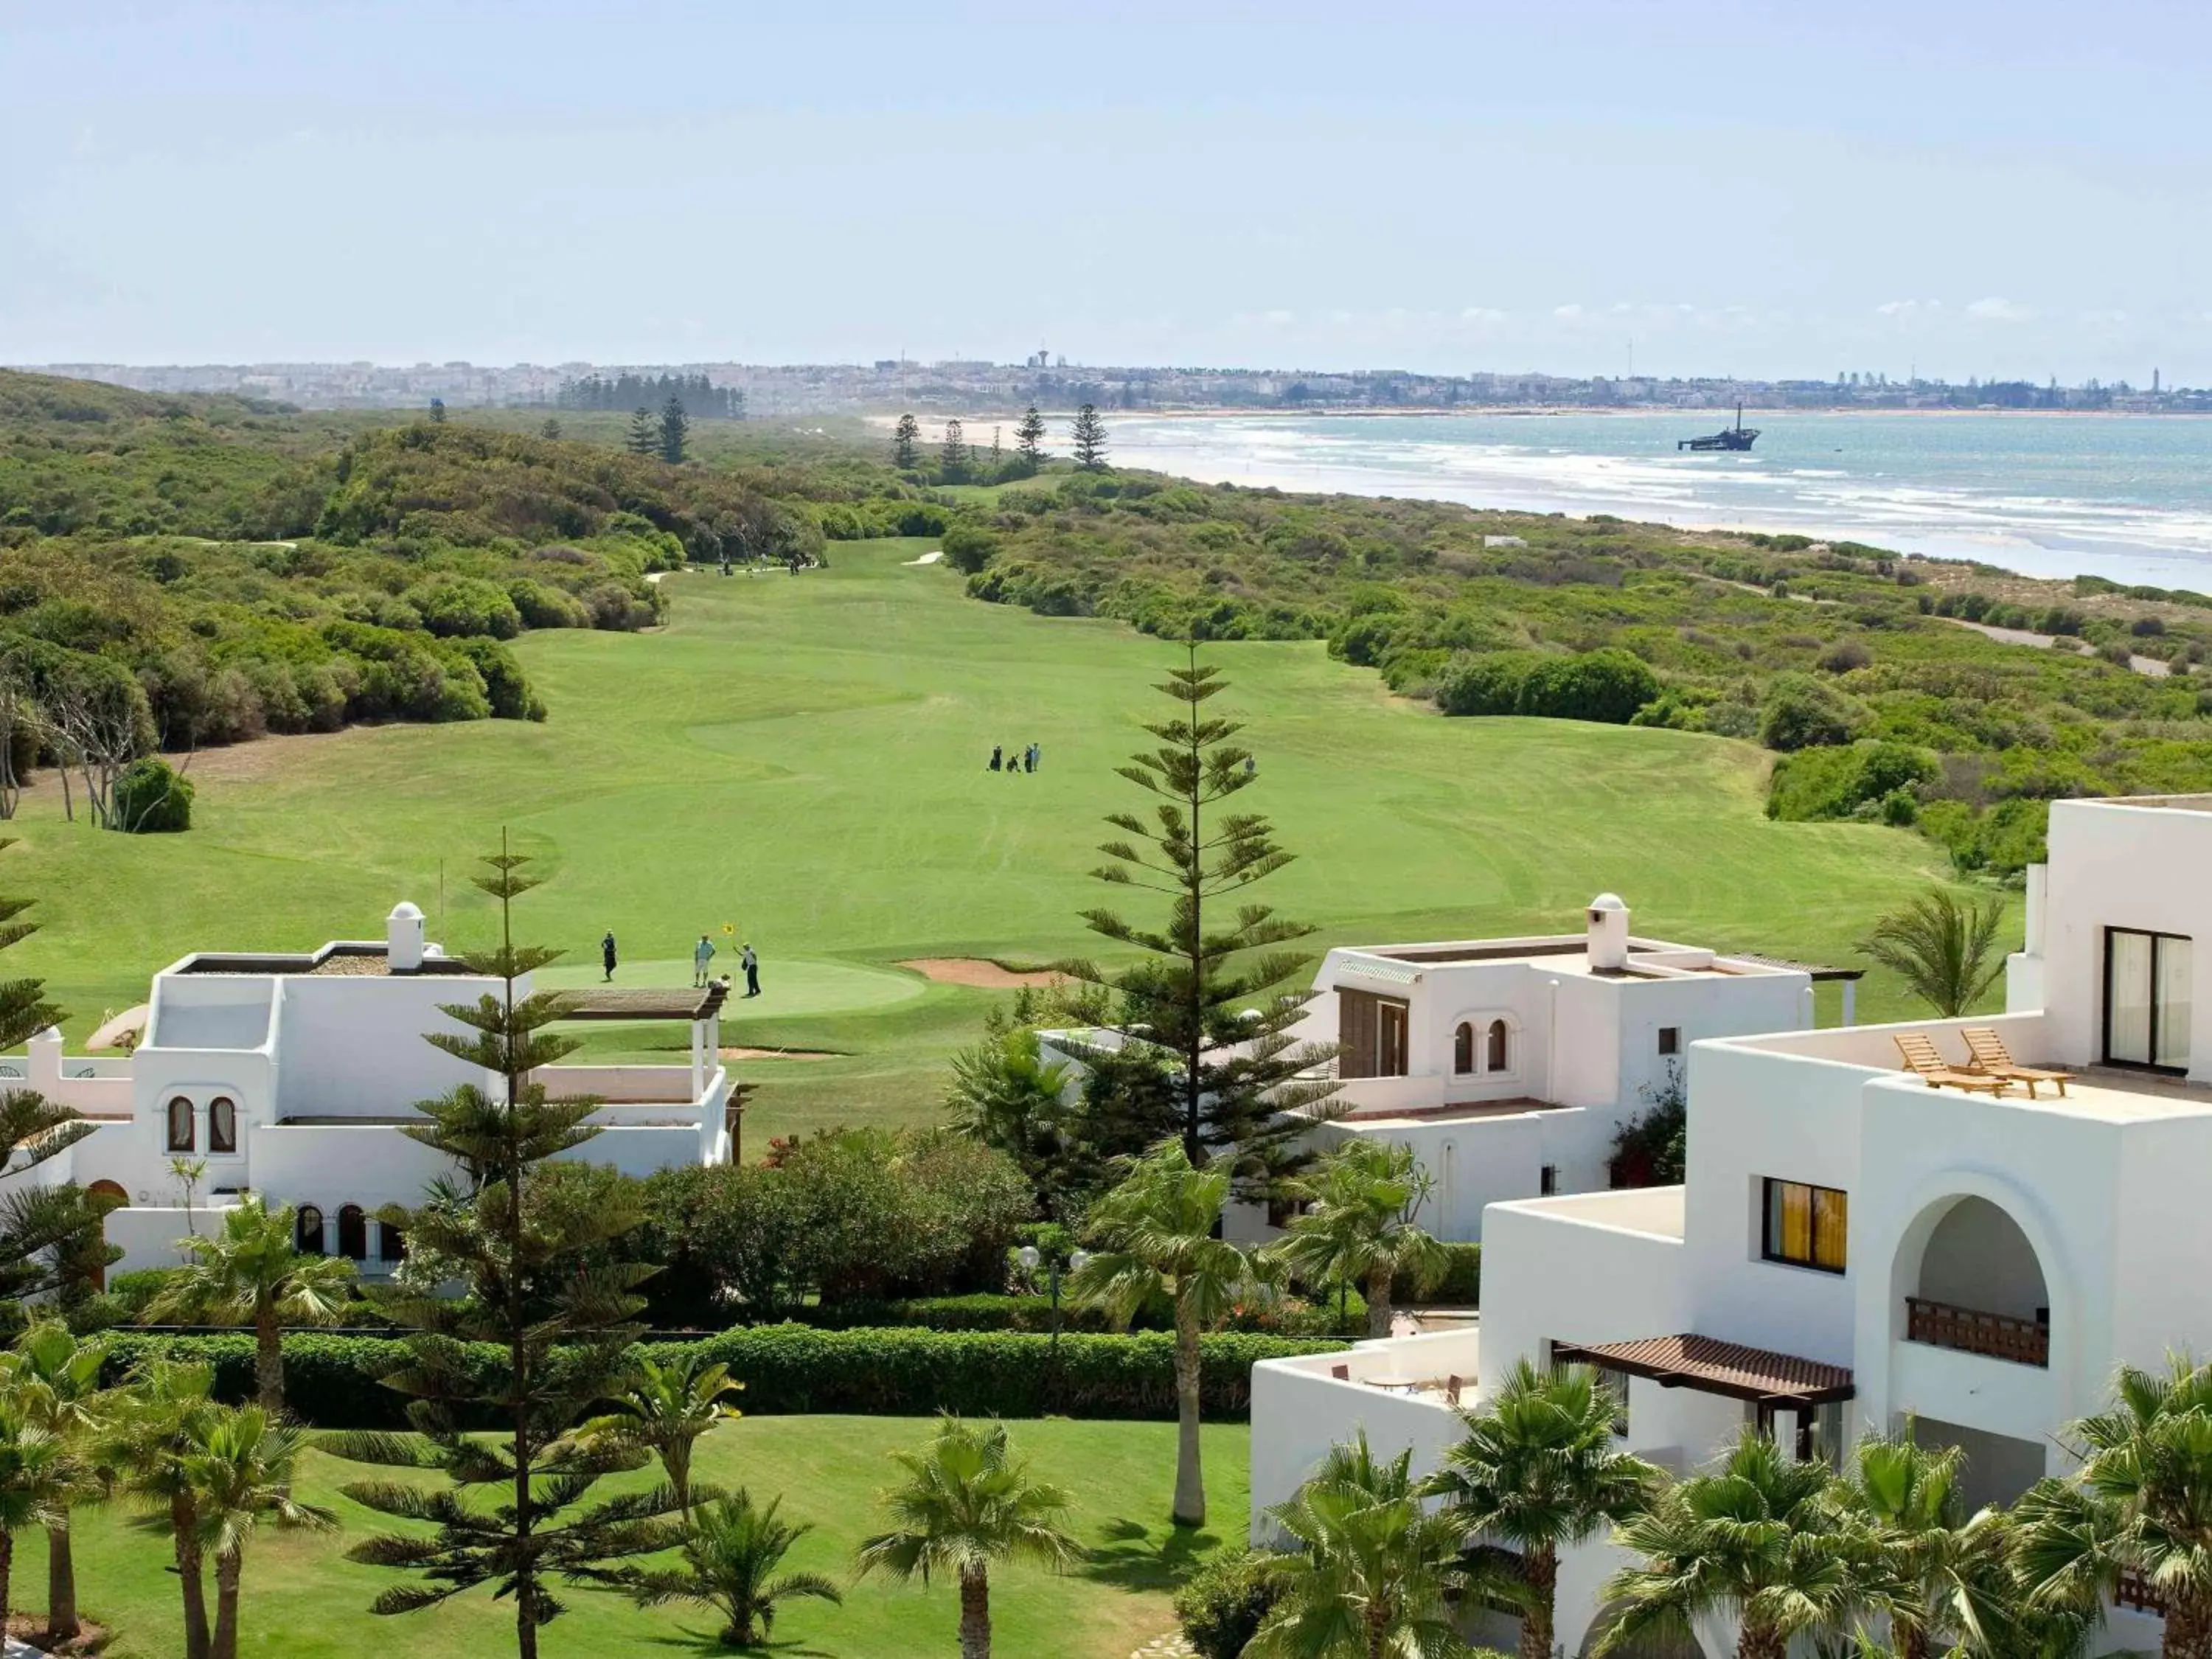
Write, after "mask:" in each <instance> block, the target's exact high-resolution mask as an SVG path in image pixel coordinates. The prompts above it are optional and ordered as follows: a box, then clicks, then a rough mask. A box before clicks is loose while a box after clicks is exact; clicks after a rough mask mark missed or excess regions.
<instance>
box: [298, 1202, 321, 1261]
mask: <svg viewBox="0 0 2212 1659" xmlns="http://www.w3.org/2000/svg"><path fill="white" fill-rule="evenodd" d="M292 1234H293V1243H294V1245H295V1248H296V1249H298V1250H299V1252H300V1254H301V1255H321V1254H322V1253H323V1212H321V1211H320V1210H319V1209H317V1208H316V1207H315V1206H313V1205H312V1204H302V1205H301V1206H300V1211H299V1214H298V1215H297V1216H296V1217H295V1218H294V1220H293V1223H292Z"/></svg>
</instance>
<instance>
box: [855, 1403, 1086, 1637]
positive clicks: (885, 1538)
mask: <svg viewBox="0 0 2212 1659" xmlns="http://www.w3.org/2000/svg"><path fill="white" fill-rule="evenodd" d="M891 1455H892V1457H893V1459H894V1460H895V1461H896V1462H897V1463H898V1466H899V1467H900V1468H902V1469H904V1470H905V1471H906V1477H907V1478H906V1480H905V1481H904V1482H903V1483H902V1484H901V1485H899V1486H895V1487H893V1488H892V1489H891V1490H890V1491H889V1492H885V1493H884V1495H883V1498H882V1502H883V1504H884V1508H885V1509H886V1510H889V1511H890V1518H891V1521H892V1522H893V1526H892V1528H891V1530H890V1531H889V1532H885V1533H878V1534H877V1535H876V1536H874V1537H873V1538H871V1539H869V1540H868V1541H866V1543H864V1544H862V1545H861V1546H860V1554H859V1557H858V1560H859V1565H860V1575H861V1576H862V1577H866V1576H867V1575H868V1574H869V1573H872V1572H881V1573H883V1574H884V1576H886V1577H890V1578H891V1579H894V1580H896V1581H897V1582H899V1583H904V1582H906V1581H907V1580H908V1579H911V1578H913V1577H915V1576H916V1575H919V1576H920V1577H921V1580H922V1582H923V1583H928V1582H929V1576H930V1574H931V1573H932V1572H949V1573H953V1574H956V1575H957V1577H958V1578H959V1581H960V1659H991V1564H992V1563H993V1562H994V1561H1014V1560H1027V1561H1034V1562H1036V1563H1038V1564H1040V1565H1043V1566H1047V1567H1050V1568H1052V1569H1053V1570H1054V1571H1059V1570H1060V1569H1061V1568H1064V1567H1066V1566H1067V1565H1069V1564H1070V1563H1072V1562H1073V1561H1074V1560H1075V1559H1077V1558H1078V1557H1079V1555H1081V1554H1082V1553H1083V1551H1082V1546H1080V1545H1079V1544H1078V1543H1077V1542H1076V1541H1075V1540H1074V1539H1073V1538H1072V1537H1070V1536H1069V1535H1068V1534H1067V1532H1066V1528H1064V1527H1063V1526H1062V1524H1061V1522H1062V1520H1063V1518H1064V1517H1065V1516H1066V1513H1067V1510H1068V1506H1069V1504H1072V1503H1073V1501H1074V1499H1073V1496H1072V1494H1070V1493H1069V1492H1067V1491H1066V1489H1065V1488H1064V1487H1060V1486H1049V1485H1047V1484H1045V1483H1044V1482H1042V1481H1037V1480H1031V1479H1030V1468H1029V1465H1028V1463H1027V1462H1024V1461H1023V1460H1021V1459H1019V1458H1017V1457H1016V1456H1015V1455H1013V1451H1012V1447H1011V1446H1009V1444H1008V1443H1007V1440H1006V1425H1005V1424H1003V1423H988V1424H983V1425H975V1424H970V1423H963V1422H962V1421H961V1420H960V1419H958V1418H957V1417H951V1416H946V1417H941V1418H939V1419H938V1422H937V1431H936V1432H935V1433H934V1434H933V1435H932V1436H931V1437H930V1439H929V1443H928V1444H927V1445H926V1446H924V1447H923V1448H922V1449H921V1450H920V1451H918V1452H894V1453H892V1454H891Z"/></svg>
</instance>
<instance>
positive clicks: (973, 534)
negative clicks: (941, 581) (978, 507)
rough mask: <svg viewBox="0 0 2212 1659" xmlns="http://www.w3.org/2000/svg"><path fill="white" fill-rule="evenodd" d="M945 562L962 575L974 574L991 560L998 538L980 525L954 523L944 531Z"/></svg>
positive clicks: (997, 546) (997, 544)
mask: <svg viewBox="0 0 2212 1659" xmlns="http://www.w3.org/2000/svg"><path fill="white" fill-rule="evenodd" d="M944 545H945V563H947V564H949V565H951V567H952V568H954V569H955V570H957V571H959V572H961V573H962V574H964V575H970V576H972V575H974V574H975V573H976V572H977V571H978V570H981V568H983V567H984V566H985V565H987V564H988V563H990V562H991V558H992V556H993V555H994V554H995V553H996V552H997V551H998V550H999V538H997V537H996V536H994V535H993V534H992V533H991V532H989V531H987V530H985V529H984V528H982V527H981V526H980V525H972V524H956V525H953V526H951V527H950V528H949V529H947V530H946V531H945V543H944Z"/></svg>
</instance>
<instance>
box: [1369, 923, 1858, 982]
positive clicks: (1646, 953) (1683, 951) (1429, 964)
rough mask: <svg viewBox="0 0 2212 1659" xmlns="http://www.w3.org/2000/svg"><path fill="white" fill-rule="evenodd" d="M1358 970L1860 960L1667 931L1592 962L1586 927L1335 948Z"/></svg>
mask: <svg viewBox="0 0 2212 1659" xmlns="http://www.w3.org/2000/svg"><path fill="white" fill-rule="evenodd" d="M1331 954H1332V955H1333V956H1334V957H1337V958H1338V959H1339V960H1340V963H1341V964H1342V966H1343V967H1344V969H1346V971H1348V972H1352V973H1363V972H1364V973H1366V974H1368V975H1370V977H1376V978H1384V979H1391V980H1410V979H1412V978H1414V977H1418V975H1417V974H1415V973H1413V972H1409V970H1412V969H1422V968H1465V967H1474V966H1476V965H1478V964H1481V965H1499V964H1505V965H1521V966H1526V967H1532V968H1541V969H1544V970H1545V971H1546V972H1547V973H1554V974H1576V975H1584V976H1587V977H1589V978H1593V979H1615V980H1619V979H1654V980H1666V979H1704V978H1717V979H1732V978H1746V977H1758V976H1763V975H1773V974H1805V975H1810V976H1811V977H1812V978H1813V979H1814V980H1816V981H1828V980H1846V979H1857V978H1858V977H1859V976H1860V975H1861V974H1862V973H1863V971H1864V970H1863V969H1857V968H1829V967H1823V966H1822V965H1820V963H1809V962H1792V961H1790V960H1789V959H1788V958H1786V957H1769V956H1754V955H1749V954H1737V955H1733V956H1731V955H1729V954H1727V953H1726V952H1723V951H1709V950H1706V949H1705V948H1703V947H1702V946H1699V945H1674V944H1670V943H1668V941H1666V940H1664V939H1631V940H1629V942H1628V965H1627V966H1626V967H1625V968H1598V967H1594V966H1592V965H1591V963H1590V955H1589V937H1588V936H1587V935H1586V934H1583V933H1561V934H1558V935H1554V936H1550V937H1546V938H1539V939H1461V940H1456V941H1449V942H1445V943H1441V944H1413V945H1351V946H1346V947H1345V948H1343V949H1341V950H1339V951H1334V952H1332V953H1331Z"/></svg>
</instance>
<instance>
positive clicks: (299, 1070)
mask: <svg viewBox="0 0 2212 1659" xmlns="http://www.w3.org/2000/svg"><path fill="white" fill-rule="evenodd" d="M423 932H424V928H423V919H422V912H421V911H420V910H418V909H417V908H416V907H415V906H414V905H412V904H405V903H403V904H401V905H399V906H398V908H395V909H394V910H393V911H392V915H391V916H390V917H389V919H388V920H387V923H386V937H385V938H384V939H381V940H375V941H354V940H339V941H334V942H332V943H331V944H328V945H324V946H323V947H322V948H321V949H320V950H318V951H312V952H308V953H306V954H301V955H271V954H257V955H234V954H225V953H218V952H210V951H198V952H195V953H194V954H192V955H191V956H188V957H185V958H184V959H183V960H182V961H180V962H178V963H173V964H172V965H171V966H169V967H167V968H166V969H162V970H161V972H160V973H159V974H156V975H155V977H154V986H153V994H152V996H151V998H150V999H149V1003H148V1014H147V1018H146V1022H145V1029H144V1035H143V1040H142V1041H141V1042H139V1044H138V1046H137V1049H136V1050H135V1051H134V1052H133V1053H131V1054H129V1055H128V1056H127V1057H125V1056H115V1055H107V1056H99V1055H91V1054H87V1055H74V1054H64V1053H63V1052H62V1039H61V1034H60V1033H59V1032H58V1031H53V1030H48V1031H46V1032H44V1033H42V1034H40V1036H37V1037H35V1038H33V1040H32V1042H31V1043H30V1045H29V1051H28V1053H27V1055H25V1056H20V1057H16V1058H14V1059H10V1060H4V1061H0V1066H4V1068H5V1071H6V1072H7V1073H14V1074H15V1075H14V1076H12V1077H0V1082H4V1083H5V1084H6V1085H8V1086H11V1087H18V1088H25V1087H27V1088H30V1089H34V1090H36V1091H39V1092H40V1093H42V1094H44V1095H45V1096H46V1097H47V1098H49V1099H51V1100H55V1101H58V1102H60V1103H63V1104H64V1105H67V1106H70V1107H74V1108H75V1109H76V1110H78V1111H79V1112H81V1113H82V1114H83V1115H85V1116H86V1117H87V1118H88V1119H89V1120H91V1121H92V1122H94V1124H95V1125H96V1126H97V1128H96V1130H95V1132H94V1133H93V1134H91V1135H89V1136H88V1137H86V1138H85V1139H83V1140H82V1141H80V1142H79V1143H78V1144H77V1145H76V1146H72V1147H70V1148H69V1149H67V1150H66V1151H64V1152H62V1153H60V1154H59V1155H58V1156H57V1157H55V1158H52V1159H50V1160H48V1161H47V1162H46V1163H45V1164H40V1165H38V1166H37V1167H36V1168H34V1169H33V1170H29V1171H27V1172H24V1173H22V1174H20V1175H18V1176H12V1177H7V1178H6V1179H12V1180H21V1181H31V1182H60V1181H69V1180H75V1181H76V1182H79V1183H80V1184H81V1185H82V1186H85V1187H87V1188H91V1189H93V1190H94V1191H97V1192H102V1193H106V1194H112V1195H113V1196H116V1197H119V1198H121V1199H122V1200H124V1203H123V1204H122V1206H120V1207H118V1208H117V1209H115V1210H113V1211H112V1212H110V1213H109V1215H108V1217H107V1220H106V1227H107V1236H108V1240H109V1242H110V1243H112V1244H115V1245H118V1246H119V1247H121V1249H123V1250H124V1251H125V1255H124V1258H123V1260H122V1261H121V1262H120V1263H119V1264H118V1267H119V1268H121V1269H126V1270H127V1269H130V1268H135V1267H169V1266H174V1265H175V1263H176V1261H177V1259H178V1257H177V1251H176V1248H175V1243H176V1241H177V1240H178V1239H179V1238H180V1237H184V1235H185V1231H186V1229H187V1225H188V1220H187V1217H186V1215H185V1209H184V1204H185V1191H184V1188H183V1185H182V1183H181V1182H179V1178H178V1176H177V1175H176V1174H175V1173H174V1172H173V1162H174V1161H175V1160H178V1159H185V1160H191V1161H199V1160H204V1162H205V1171H204V1176H202V1178H201V1182H200V1184H199V1186H198V1188H197V1192H196V1193H195V1194H194V1197H193V1203H194V1206H195V1208H196V1209H198V1210H201V1211H205V1210H209V1209H220V1208H222V1207H223V1206H228V1205H230V1204H234V1203H235V1202H236V1201H237V1197H238V1194H240V1193H241V1192H244V1191H245V1190H246V1189H248V1188H251V1189H252V1190H253V1191H255V1192H257V1193H258V1194H262V1195H263V1196H264V1198H265V1199H266V1200H267V1201H268V1202H269V1203H270V1205H271V1206H276V1205H282V1204H291V1205H296V1206H298V1207H299V1216H298V1233H299V1243H300V1245H301V1248H302V1249H310V1250H320V1251H323V1252H325V1253H326V1254H328V1255H345V1256H350V1257H352V1258H353V1259H354V1260H356V1261H359V1262H361V1263H362V1266H363V1268H364V1270H365V1271H367V1272H368V1273H377V1272H382V1271H389V1269H390V1267H391V1266H392V1264H393V1263H395V1262H396V1261H398V1260H399V1258H400V1255H401V1253H402V1252H403V1251H404V1248H405V1244H404V1239H402V1238H401V1237H398V1233H397V1232H396V1231H395V1230H392V1229H388V1228H386V1227H383V1226H381V1225H380V1224H379V1223H378V1222H377V1221H376V1220H375V1213H376V1211H377V1210H378V1208H379V1207H380V1206H384V1205H387V1204H411V1203H415V1202H417V1201H419V1200H420V1199H421V1196H422V1188H423V1187H424V1185H425V1183H426V1182H428V1181H430V1180H431V1179H433V1178H434V1177H435V1176H439V1175H441V1174H447V1173H450V1166H449V1164H447V1160H446V1159H445V1158H443V1157H442V1156H441V1154H439V1153H438V1152H434V1151H433V1150H431V1149H430V1148H429V1147H428V1146H422V1145H421V1144H420V1143H418V1142H416V1141H415V1140H412V1139H410V1138H408V1137H407V1136H406V1135H405V1134H403V1133H401V1130H402V1128H403V1127H404V1126H405V1125H407V1124H409V1123H410V1122H419V1121H422V1116H421V1114H420V1113H419V1112H418V1111H417V1110H416V1105H415V1103H416V1102H417V1101H420V1100H425V1099H430V1098H434V1097H437V1096H440V1095H442V1094H445V1093H447V1092H448V1091H451V1090H453V1089H454V1088H456V1087H458V1086H459V1085H462V1084H464V1083H469V1082H475V1083H478V1084H481V1085H484V1086H486V1087H487V1088H489V1087H492V1086H493V1085H494V1084H495V1081H496V1080H495V1079H489V1078H488V1077H486V1076H485V1075H484V1074H483V1073H480V1072H478V1071H477V1070H476V1069H475V1068H474V1067H471V1066H468V1065H466V1064H465V1063H464V1062H462V1061H461V1060H457V1059H455V1058H454V1057H453V1056H452V1055H450V1054H446V1053H444V1052H443V1051H441V1050H440V1049H438V1048H433V1047H432V1046H431V1045H430V1044H429V1043H428V1042H424V1041H423V1040H422V1039H423V1034H424V1033H426V1032H429V1031H436V1030H445V1031H452V1032H460V1031H461V1030H463V1028H462V1027H460V1026H459V1025H458V1024H455V1023H454V1022H453V1020H452V1019H450V1018H447V1016H446V1015H445V1014H443V1013H442V1012H440V1005H441V1004H444V1003H459V1002H472V1001H474V1000H476V999H477V998H478V997H480V996H483V995H485V994H489V993H493V992H495V991H496V990H497V989H498V988H499V981H496V980H489V979H485V978H483V977H481V976H479V975H473V974H471V973H470V972H469V971H468V970H467V969H465V967H463V966H462V964H461V963H459V961H457V960H455V959H453V958H451V957H447V956H446V955H445V954H444V952H443V951H441V948H440V947H439V946H438V945H435V944H430V943H428V942H426V941H425V939H424V938H423ZM524 988H525V990H526V989H527V985H525V987H524ZM722 998H723V987H721V986H720V985H716V986H714V987H711V988H710V989H708V990H705V991H695V990H631V989H613V988H604V989H603V988H596V987H595V988H593V989H592V990H590V991H587V992H582V993H579V994H577V996H576V1000H575V1006H574V1014H575V1017H576V1018H582V1019H619V1020H679V1021H683V1022H685V1023H688V1024H690V1028H691V1056H690V1064H689V1065H677V1066H549V1067H547V1068H546V1069H545V1070H544V1072H543V1073H540V1074H539V1076H538V1081H540V1082H542V1083H544V1085H546V1088H547V1091H548V1092H549V1093H550V1094H551V1095H552V1096H554V1097H563V1096H592V1097H599V1099H601V1100H602V1101H604V1104H603V1105H602V1106H601V1107H600V1108H599V1109H598V1110H597V1111H595V1112H594V1113H593V1114H592V1121H594V1122H596V1123H599V1124H602V1125H604V1126H605V1133H602V1134H600V1135H599V1137H598V1138H596V1139H593V1140H592V1141H591V1142H589V1143H588V1144H587V1145H586V1146H583V1147H581V1148H579V1149H578V1150H577V1152H574V1153H573V1154H571V1156H574V1157H577V1158H582V1159H585V1160H587V1161H589V1162H591V1163H594V1164H612V1165H614V1166H615V1167H616V1168H617V1169H620V1170H623V1171H625V1172H627V1173H629V1174H631V1175H637V1176H644V1175H649V1174H651V1173H653V1171H654V1170H661V1169H666V1168H669V1167H671V1166H674V1165H678V1164H714V1163H720V1162H722V1161H724V1160H726V1158H728V1157H729V1154H730V1139H731V1127H732V1126H731V1124H730V1122H729V1121H728V1120H729V1117H730V1103H731V1085H730V1079H729V1077H728V1075H727V1073H726V1072H725V1070H724V1069H723V1067H722V1066H721V1064H720V1024H721V1018H720V1010H721V1004H722ZM193 1220H194V1221H195V1222H196V1225H197V1227H198V1228H199V1229H200V1230H202V1231H204V1230H205V1229H206V1228H207V1226H208V1225H209V1218H208V1217H207V1216H206V1215H204V1214H200V1215H198V1216H197V1217H196V1218H193Z"/></svg>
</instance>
